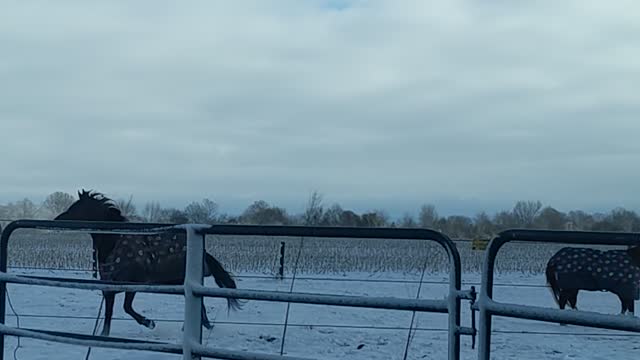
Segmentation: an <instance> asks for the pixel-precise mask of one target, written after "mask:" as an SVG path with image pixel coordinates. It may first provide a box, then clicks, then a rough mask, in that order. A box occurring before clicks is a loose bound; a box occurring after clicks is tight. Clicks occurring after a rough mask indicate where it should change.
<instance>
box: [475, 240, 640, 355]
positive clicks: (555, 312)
mask: <svg viewBox="0 0 640 360" xmlns="http://www.w3.org/2000/svg"><path fill="white" fill-rule="evenodd" d="M512 241H518V242H531V243H540V242H543V243H554V244H580V245H610V246H619V245H626V246H631V245H640V234H635V233H617V232H596V231H589V232H587V231H554V230H519V229H514V230H507V231H503V232H501V233H500V234H498V236H497V237H495V238H494V239H492V240H491V242H490V243H489V247H488V249H487V252H486V255H485V262H484V267H483V269H482V284H481V289H480V295H479V297H478V301H477V302H476V303H475V304H474V306H473V307H474V308H475V309H477V310H479V314H480V315H479V323H480V324H479V329H478V331H479V334H478V335H479V345H478V359H479V360H489V359H490V356H491V321H492V316H494V315H496V316H506V317H512V318H518V319H529V320H538V321H546V322H557V323H567V324H572V325H579V326H587V327H594V328H602V329H610V330H624V331H633V332H640V319H638V318H630V317H621V316H619V315H608V314H600V313H594V312H587V311H567V310H564V311H563V310H559V309H552V308H545V307H539V306H528V305H518V304H510V303H502V302H497V301H494V300H493V287H494V283H493V280H494V270H495V261H496V257H497V254H498V251H499V250H500V248H501V247H502V246H503V245H504V244H506V243H508V242H512Z"/></svg>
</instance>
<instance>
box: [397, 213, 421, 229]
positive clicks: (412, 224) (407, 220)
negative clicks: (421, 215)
mask: <svg viewBox="0 0 640 360" xmlns="http://www.w3.org/2000/svg"><path fill="white" fill-rule="evenodd" d="M399 224H400V227H403V228H416V227H418V222H417V221H416V219H415V218H414V217H413V215H411V214H409V213H404V215H402V218H400V223H399Z"/></svg>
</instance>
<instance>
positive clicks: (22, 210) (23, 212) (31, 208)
mask: <svg viewBox="0 0 640 360" xmlns="http://www.w3.org/2000/svg"><path fill="white" fill-rule="evenodd" d="M8 207H9V212H10V217H11V218H13V219H35V218H36V217H37V215H38V207H37V206H36V204H34V203H33V201H31V200H29V199H27V198H24V199H22V200H19V201H16V202H15V203H10V204H9V205H8Z"/></svg>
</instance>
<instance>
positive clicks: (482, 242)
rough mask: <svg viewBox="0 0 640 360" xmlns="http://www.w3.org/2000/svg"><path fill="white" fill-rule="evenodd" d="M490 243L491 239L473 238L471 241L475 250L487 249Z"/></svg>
mask: <svg viewBox="0 0 640 360" xmlns="http://www.w3.org/2000/svg"><path fill="white" fill-rule="evenodd" d="M488 244H489V239H473V241H472V242H471V249H473V250H486V249H487V245H488Z"/></svg>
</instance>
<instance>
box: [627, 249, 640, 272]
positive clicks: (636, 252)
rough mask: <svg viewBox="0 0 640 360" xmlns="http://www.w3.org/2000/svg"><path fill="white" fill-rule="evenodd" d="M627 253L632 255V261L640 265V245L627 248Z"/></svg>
mask: <svg viewBox="0 0 640 360" xmlns="http://www.w3.org/2000/svg"><path fill="white" fill-rule="evenodd" d="M627 254H629V257H631V262H632V263H633V264H634V265H635V266H638V267H640V246H634V247H632V248H630V249H627Z"/></svg>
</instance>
